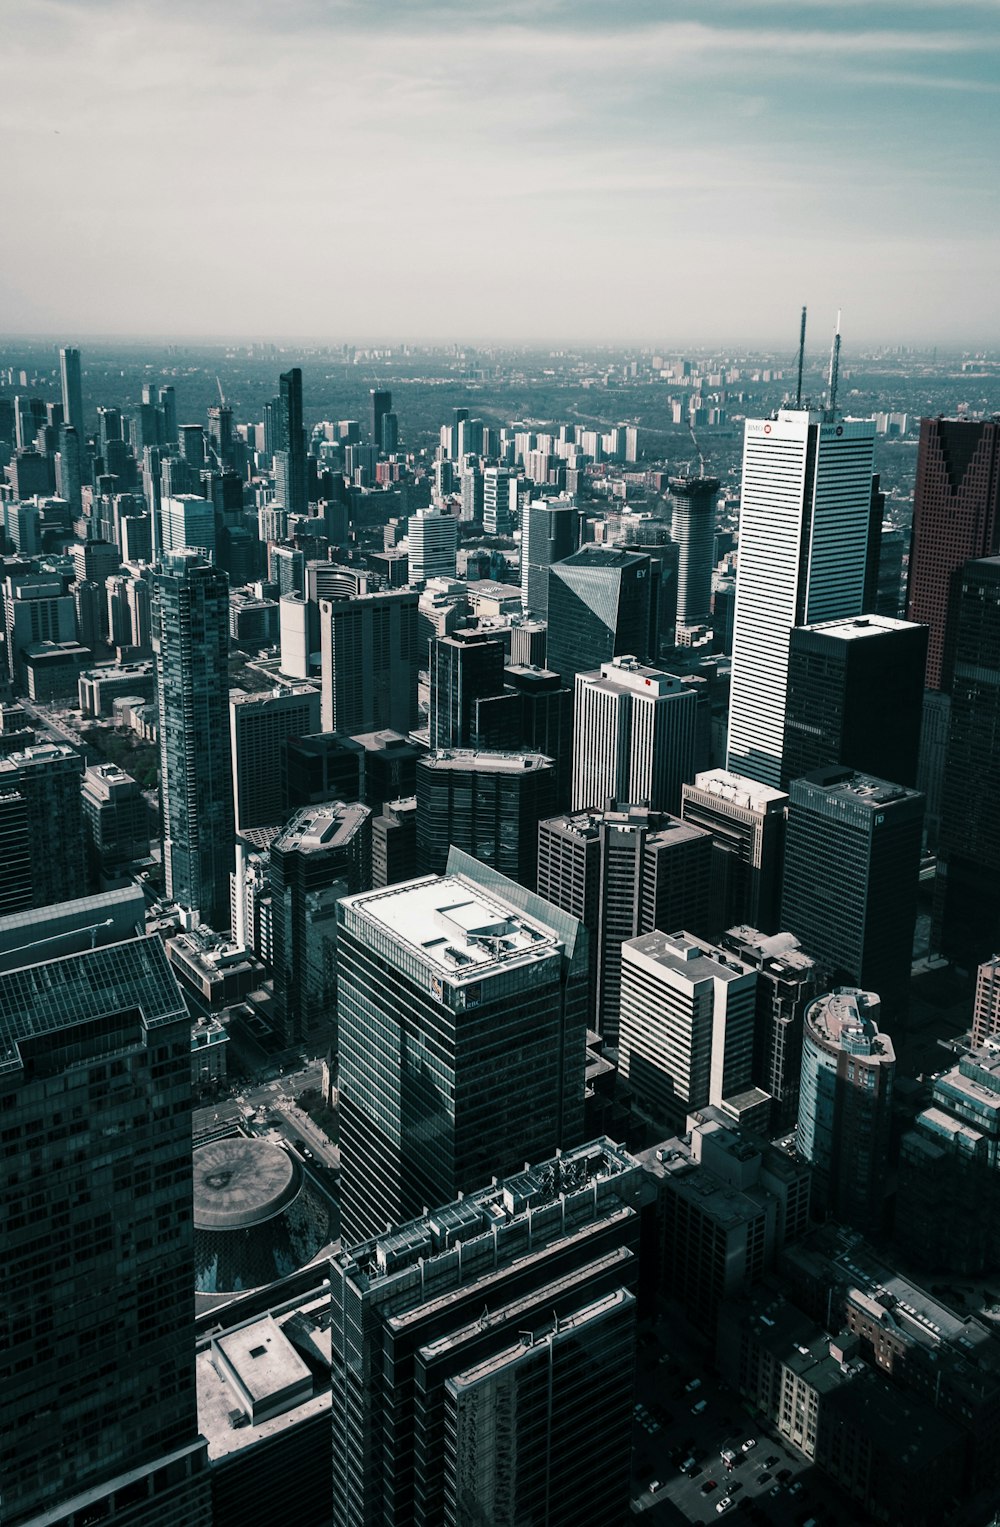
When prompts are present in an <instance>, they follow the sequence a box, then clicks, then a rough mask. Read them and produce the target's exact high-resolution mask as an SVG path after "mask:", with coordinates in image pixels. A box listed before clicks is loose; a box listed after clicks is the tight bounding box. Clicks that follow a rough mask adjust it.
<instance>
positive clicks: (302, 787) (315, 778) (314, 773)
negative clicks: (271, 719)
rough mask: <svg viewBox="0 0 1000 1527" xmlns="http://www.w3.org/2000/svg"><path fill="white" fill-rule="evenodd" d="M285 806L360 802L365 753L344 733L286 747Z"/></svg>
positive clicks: (301, 740) (324, 734)
mask: <svg viewBox="0 0 1000 1527" xmlns="http://www.w3.org/2000/svg"><path fill="white" fill-rule="evenodd" d="M284 753H285V767H284V771H283V791H282V795H283V803H284V807H285V809H286V810H288V811H294V810H295V808H296V807H297V806H318V805H320V804H321V803H322V802H323V801H361V800H364V795H365V750H364V747H363V745H362V744H361V743H360V742H356V741H355V739H354V738H353V737H347V736H345V735H344V734H343V733H341V732H317V733H316V734H315V735H314V736H311V737H295V738H290V739H289V741H288V742H287V743H286V744H285V749H284Z"/></svg>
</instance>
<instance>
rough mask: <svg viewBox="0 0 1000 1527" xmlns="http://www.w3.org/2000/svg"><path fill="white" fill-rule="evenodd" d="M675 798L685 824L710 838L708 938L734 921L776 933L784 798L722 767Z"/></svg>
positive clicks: (699, 778) (697, 779)
mask: <svg viewBox="0 0 1000 1527" xmlns="http://www.w3.org/2000/svg"><path fill="white" fill-rule="evenodd" d="M681 797H682V800H681V816H682V817H683V818H684V820H685V822H693V823H694V825H695V826H696V827H702V828H704V830H705V831H706V832H710V833H711V834H712V881H711V891H710V896H709V937H710V938H718V937H719V936H720V935H721V933H722V932H723V930H724V929H726V928H731V927H733V926H735V924H737V923H747V924H749V926H750V927H751V928H759V929H760V930H761V931H762V932H763V933H776V932H777V931H778V925H779V918H780V914H781V876H782V870H783V868H784V862H785V825H786V820H787V813H788V796H787V795H786V794H785V792H784V791H783V790H772V789H771V788H770V787H769V786H768V785H761V784H758V783H757V781H756V780H755V779H745V778H743V776H742V775H739V774H730V773H729V771H728V769H709V770H706V771H705V772H704V773H702V774H696V775H695V777H694V783H693V784H690V785H685V786H684V788H683V790H682V791H681Z"/></svg>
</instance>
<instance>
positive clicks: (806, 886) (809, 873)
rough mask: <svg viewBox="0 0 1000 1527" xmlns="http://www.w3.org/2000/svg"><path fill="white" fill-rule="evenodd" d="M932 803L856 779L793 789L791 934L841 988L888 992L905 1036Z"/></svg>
mask: <svg viewBox="0 0 1000 1527" xmlns="http://www.w3.org/2000/svg"><path fill="white" fill-rule="evenodd" d="M923 814H924V798H923V796H922V795H920V794H919V792H918V791H916V790H909V789H907V788H906V787H905V786H904V785H896V784H891V783H889V782H888V781H886V780H882V779H876V778H874V777H873V776H871V775H868V774H860V773H857V772H856V771H855V770H853V769H845V768H833V769H818V770H816V772H815V773H814V774H808V775H806V776H805V778H803V779H797V780H793V781H792V786H791V793H790V799H789V806H788V835H787V839H786V844H785V874H784V883H783V888H782V909H781V920H782V925H783V926H784V927H785V928H787V929H789V930H790V931H791V932H792V933H794V934H795V936H796V938H798V939H800V940H801V942H802V946H803V948H804V949H805V951H806V953H807V954H810V955H811V956H812V957H813V959H814V960H816V961H817V963H818V964H819V965H820V967H821V968H822V970H823V971H824V973H825V975H826V977H827V978H828V979H829V980H830V981H831V982H832V983H833V984H835V985H838V986H839V985H847V986H858V987H861V988H862V989H864V990H865V991H875V992H878V994H879V996H880V998H881V1001H882V1011H883V1014H884V1017H885V1021H886V1023H887V1024H889V1025H890V1026H893V1027H895V1028H897V1029H898V1027H899V1026H900V1025H902V1024H904V1023H905V1021H906V1015H907V1010H908V1007H909V989H910V966H911V961H912V957H913V927H914V923H915V921H916V913H917V886H918V877H919V873H920V842H921V829H922V826H923Z"/></svg>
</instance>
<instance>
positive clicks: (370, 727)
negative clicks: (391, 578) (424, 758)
mask: <svg viewBox="0 0 1000 1527" xmlns="http://www.w3.org/2000/svg"><path fill="white" fill-rule="evenodd" d="M319 609H320V644H321V652H322V690H321V693H322V710H321V714H322V720H323V730H324V732H347V733H349V734H354V733H356V732H377V731H380V730H382V729H383V728H385V727H388V728H389V729H390V730H391V731H394V732H401V733H403V734H405V733H407V732H409V731H410V729H411V728H412V727H413V726H415V725H416V721H417V669H418V667H419V662H420V656H419V652H418V645H417V593H416V591H415V590H410V589H399V590H394V591H392V592H391V593H385V594H359V595H358V596H357V598H354V599H321V600H320V606H319Z"/></svg>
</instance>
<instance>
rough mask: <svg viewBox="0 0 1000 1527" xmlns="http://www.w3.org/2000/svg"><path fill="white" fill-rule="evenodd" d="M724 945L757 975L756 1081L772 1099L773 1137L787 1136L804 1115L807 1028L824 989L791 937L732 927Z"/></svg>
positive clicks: (754, 1062)
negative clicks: (802, 1083) (807, 1018)
mask: <svg viewBox="0 0 1000 1527" xmlns="http://www.w3.org/2000/svg"><path fill="white" fill-rule="evenodd" d="M720 944H721V947H722V948H723V949H730V950H732V952H733V954H735V955H737V956H738V958H739V959H741V960H742V961H743V963H744V965H752V966H753V968H754V969H755V970H756V972H757V977H758V979H757V1017H756V1020H755V1025H754V1043H753V1080H754V1084H755V1085H756V1086H757V1087H759V1088H760V1089H761V1091H762V1092H766V1093H767V1094H768V1096H769V1097H770V1098H771V1131H772V1133H774V1134H787V1132H788V1131H789V1130H790V1129H794V1127H795V1120H796V1118H797V1117H798V1111H799V1074H800V1072H801V1069H802V1024H803V1018H804V1015H805V1010H806V1007H807V1005H808V1003H810V1002H811V1001H812V1000H813V998H814V997H815V996H816V995H817V992H818V988H819V972H818V970H817V968H816V961H815V960H812V959H810V958H809V956H808V955H807V954H806V953H805V951H804V950H803V949H802V948H801V946H800V945H799V941H798V939H797V938H794V937H793V935H792V934H791V933H773V934H766V933H761V932H760V931H759V930H758V929H757V928H748V927H745V926H744V927H740V928H729V929H728V930H727V931H726V932H725V933H724V934H723V935H722V938H721V940H720Z"/></svg>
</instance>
